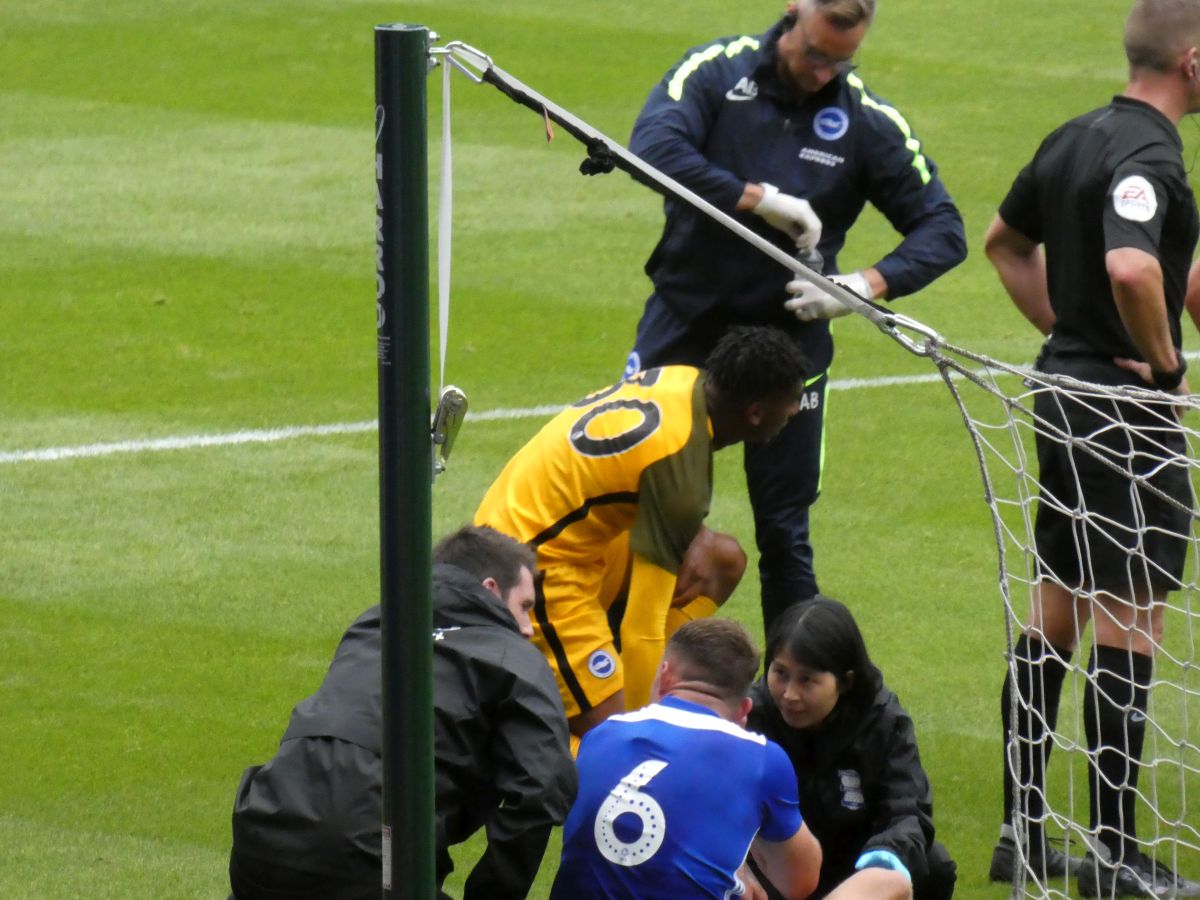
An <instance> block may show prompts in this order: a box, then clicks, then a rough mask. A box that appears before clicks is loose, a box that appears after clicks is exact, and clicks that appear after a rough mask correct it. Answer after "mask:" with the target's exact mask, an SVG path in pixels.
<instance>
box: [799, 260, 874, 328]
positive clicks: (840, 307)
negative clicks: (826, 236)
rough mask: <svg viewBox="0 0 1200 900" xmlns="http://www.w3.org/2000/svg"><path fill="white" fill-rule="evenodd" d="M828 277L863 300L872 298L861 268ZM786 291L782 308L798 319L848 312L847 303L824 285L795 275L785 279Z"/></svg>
mask: <svg viewBox="0 0 1200 900" xmlns="http://www.w3.org/2000/svg"><path fill="white" fill-rule="evenodd" d="M829 280H830V281H832V282H833V283H834V284H840V285H841V286H842V287H844V288H845V289H846V290H848V291H850V292H851V293H854V294H857V295H858V296H860V297H862V298H863V299H865V300H870V299H871V294H872V291H871V284H870V282H869V281H867V276H866V275H864V274H863V273H862V272H849V273H847V274H845V275H830V276H829ZM787 292H788V293H789V294H791V295H792V296H791V297H790V298H789V299H787V300H785V301H784V302H783V307H784V309H786V310H788V311H789V312H791V313H792V314H793V315H794V316H795V317H796V318H797V319H799V320H800V321H801V322H811V321H813V320H814V319H836V318H838V316H844V315H848V314H849V312H850V307H848V306H846V304H844V303H842V302H841V301H840V300H838V299H837V298H836V297H834V296H833V295H832V294H830V293H829V292H828V291H826V290H825V288H823V287H821V286H820V285H818V284H816V283H814V282H812V281H805V280H804V279H803V278H796V279H795V280H793V281H789V282H788V283H787Z"/></svg>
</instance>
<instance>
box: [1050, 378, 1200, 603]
mask: <svg viewBox="0 0 1200 900" xmlns="http://www.w3.org/2000/svg"><path fill="white" fill-rule="evenodd" d="M1039 368H1040V369H1041V370H1042V371H1044V372H1046V373H1047V374H1050V375H1068V376H1070V377H1071V378H1075V379H1078V380H1079V381H1087V382H1091V383H1094V384H1109V385H1115V384H1125V385H1132V386H1138V387H1144V384H1143V383H1141V382H1140V381H1139V380H1138V379H1137V377H1136V376H1134V375H1133V374H1132V373H1129V372H1125V371H1124V370H1122V369H1119V368H1117V366H1115V365H1114V364H1113V363H1111V362H1109V361H1108V360H1105V359H1100V358H1092V357H1073V356H1072V357H1064V356H1048V357H1045V358H1043V359H1042V360H1041V361H1040V362H1039ZM1161 396H1162V397H1163V402H1162V403H1161V404H1160V403H1153V404H1148V405H1143V404H1139V403H1137V402H1135V401H1133V400H1125V399H1121V398H1114V397H1106V396H1102V395H1101V394H1100V393H1099V392H1091V391H1086V390H1080V391H1077V392H1071V391H1068V390H1058V391H1049V390H1046V391H1041V392H1039V393H1038V394H1037V396H1036V397H1035V399H1034V412H1035V413H1036V414H1037V416H1038V418H1039V420H1041V421H1040V422H1039V425H1038V429H1037V455H1038V468H1039V478H1040V483H1041V493H1040V496H1039V498H1038V510H1037V519H1036V522H1035V525H1034V541H1035V546H1036V548H1037V553H1038V557H1039V576H1040V577H1043V578H1045V577H1049V578H1053V579H1054V580H1056V581H1058V582H1060V583H1061V584H1063V585H1064V586H1065V587H1067V588H1069V589H1072V590H1080V589H1085V590H1086V589H1093V590H1095V589H1098V590H1105V591H1108V592H1110V593H1113V594H1115V595H1117V596H1120V597H1130V596H1133V592H1134V590H1136V589H1138V588H1144V587H1146V586H1150V587H1151V588H1152V589H1153V591H1154V593H1162V592H1163V591H1166V590H1174V589H1176V588H1178V587H1179V586H1180V577H1181V576H1182V574H1183V565H1184V559H1185V557H1186V556H1187V549H1188V544H1189V537H1190V535H1191V527H1192V509H1193V507H1194V503H1193V495H1192V486H1191V478H1190V475H1189V467H1188V459H1187V442H1186V439H1185V437H1184V433H1183V430H1182V428H1181V427H1180V426H1179V424H1178V422H1177V421H1176V419H1175V418H1174V415H1173V413H1172V411H1171V406H1170V403H1169V400H1168V399H1167V395H1165V394H1163V395H1161ZM1063 432H1065V434H1066V435H1069V436H1070V437H1071V438H1072V439H1073V443H1068V442H1066V441H1064V440H1062V439H1061V436H1058V437H1056V435H1061V433H1063ZM1089 450H1090V451H1092V452H1089Z"/></svg>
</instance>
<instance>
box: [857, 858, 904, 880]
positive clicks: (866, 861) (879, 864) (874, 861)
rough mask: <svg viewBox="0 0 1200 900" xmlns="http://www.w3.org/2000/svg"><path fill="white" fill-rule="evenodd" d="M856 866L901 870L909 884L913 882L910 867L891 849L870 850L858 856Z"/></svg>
mask: <svg viewBox="0 0 1200 900" xmlns="http://www.w3.org/2000/svg"><path fill="white" fill-rule="evenodd" d="M854 868H855V869H891V870H892V871H893V872H899V873H900V874H901V875H903V876H904V877H905V878H907V879H908V883H909V884H912V874H911V873H910V872H909V871H908V867H907V866H905V865H904V863H902V862H900V857H898V856H897V855H896V854H895V853H893V852H892V851H891V850H868V851H867V852H866V853H864V854H863V855H862V856H860V857H859V858H858V862H856V863H855V864H854Z"/></svg>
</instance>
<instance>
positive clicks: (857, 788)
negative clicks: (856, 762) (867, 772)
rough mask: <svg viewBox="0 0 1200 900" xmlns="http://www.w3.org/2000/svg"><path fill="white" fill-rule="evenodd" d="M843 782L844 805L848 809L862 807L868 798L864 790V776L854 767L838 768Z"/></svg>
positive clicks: (839, 776)
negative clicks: (864, 795)
mask: <svg viewBox="0 0 1200 900" xmlns="http://www.w3.org/2000/svg"><path fill="white" fill-rule="evenodd" d="M838 778H839V780H841V782H842V806H844V807H846V809H862V808H863V805H864V804H865V803H866V798H864V797H863V792H862V777H861V776H860V775H859V774H858V773H857V772H855V771H854V770H853V769H838Z"/></svg>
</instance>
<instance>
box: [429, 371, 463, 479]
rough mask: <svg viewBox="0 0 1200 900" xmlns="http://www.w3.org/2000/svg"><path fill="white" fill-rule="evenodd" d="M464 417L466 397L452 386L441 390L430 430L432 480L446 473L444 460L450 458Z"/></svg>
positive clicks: (449, 385)
mask: <svg viewBox="0 0 1200 900" xmlns="http://www.w3.org/2000/svg"><path fill="white" fill-rule="evenodd" d="M466 415H467V395H466V394H464V393H463V392H462V391H461V390H459V389H458V388H457V387H455V386H454V385H452V384H448V385H446V386H445V387H444V388H442V393H441V396H440V397H438V405H437V409H436V410H434V412H433V425H432V427H431V428H430V439H431V440H432V449H433V477H434V478H437V477H438V475H440V474H442V472H444V471H446V460H447V459H449V458H450V450H451V449H452V448H453V447H454V439H455V438H456V437H458V429H460V428H461V427H462V423H463V419H465V418H466Z"/></svg>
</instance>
